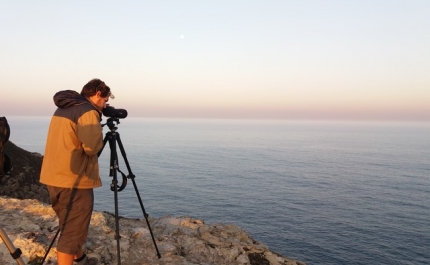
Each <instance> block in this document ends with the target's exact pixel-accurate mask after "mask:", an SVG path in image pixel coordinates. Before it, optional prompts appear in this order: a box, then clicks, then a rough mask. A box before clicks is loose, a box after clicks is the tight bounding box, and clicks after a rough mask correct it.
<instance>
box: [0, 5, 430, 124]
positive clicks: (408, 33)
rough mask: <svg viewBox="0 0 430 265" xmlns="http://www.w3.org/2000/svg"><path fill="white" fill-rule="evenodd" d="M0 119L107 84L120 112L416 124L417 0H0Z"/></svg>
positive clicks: (429, 87) (423, 83)
mask: <svg viewBox="0 0 430 265" xmlns="http://www.w3.org/2000/svg"><path fill="white" fill-rule="evenodd" d="M0 40H1V41H0V59H1V64H0V89H1V94H0V116H12V115H52V113H53V111H54V110H55V106H54V105H53V103H52V96H53V95H54V93H55V92H57V91H59V90H65V89H72V90H77V91H80V89H81V88H82V86H83V85H84V84H85V83H86V82H88V81H89V80H90V79H92V78H100V79H102V80H104V81H105V82H106V84H108V85H109V86H110V87H111V89H112V91H113V93H114V94H115V96H116V99H114V100H112V101H111V102H110V103H111V104H112V105H113V106H115V107H118V108H125V109H127V110H128V112H129V116H130V117H137V116H141V117H198V118H275V119H277V118H284V119H303V118H306V119H315V118H317V119H332V118H337V119H378V120H379V119H390V120H427V121H430V48H429V47H430V1H415V0H412V1H378V0H376V1H67V2H66V1H5V0H0Z"/></svg>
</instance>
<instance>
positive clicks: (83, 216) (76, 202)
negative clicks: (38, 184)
mask: <svg viewBox="0 0 430 265" xmlns="http://www.w3.org/2000/svg"><path fill="white" fill-rule="evenodd" d="M47 188H48V191H49V195H50V197H51V204H52V208H53V209H54V211H55V213H56V214H57V216H58V219H59V223H60V230H61V234H60V238H59V239H58V244H57V250H58V251H60V252H63V253H67V254H76V253H77V252H78V250H79V249H81V248H82V246H83V244H84V243H85V240H86V239H87V234H88V227H89V225H90V221H91V214H92V212H93V205H94V193H93V189H67V188H58V187H52V186H47Z"/></svg>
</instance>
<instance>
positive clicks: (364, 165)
mask: <svg viewBox="0 0 430 265" xmlns="http://www.w3.org/2000/svg"><path fill="white" fill-rule="evenodd" d="M7 118H8V120H9V123H10V125H11V137H10V140H11V141H12V142H14V143H15V144H17V145H18V146H20V147H22V148H24V149H26V150H28V151H32V152H39V153H42V154H43V152H44V144H45V137H46V132H47V128H48V124H49V119H50V118H49V117H37V118H35V117H31V118H30V117H7ZM117 127H118V132H119V134H120V138H121V140H122V143H123V146H124V148H125V152H126V157H127V159H128V162H129V164H130V166H131V170H132V172H133V173H134V174H135V175H136V182H137V185H138V192H139V194H140V195H141V197H142V199H143V203H144V207H145V210H146V212H147V213H148V214H149V215H150V216H152V217H161V216H165V215H173V216H191V217H194V218H198V219H203V220H204V221H205V222H206V223H215V222H222V223H235V224H237V225H239V226H241V227H242V228H244V229H245V230H246V231H247V232H248V233H250V234H251V235H252V236H253V237H254V238H255V239H256V240H258V241H260V242H262V243H264V244H266V245H267V246H268V247H269V248H270V249H271V250H272V251H275V252H278V253H280V254H283V255H285V256H288V257H292V258H296V259H299V260H302V261H305V262H307V263H308V264H430V206H429V202H430V124H428V123H427V124H425V123H362V122H298V121H294V122H293V121H238V120H234V121H233V120H166V119H164V120H163V119H136V118H134V119H133V118H127V119H124V120H121V123H120V124H119V125H118V126H117ZM107 131H109V130H108V128H107V127H105V128H104V133H106V132H107ZM118 155H119V156H120V157H122V156H121V153H120V152H119V151H118ZM109 156H110V148H109V146H108V145H106V147H105V149H104V150H103V152H102V155H101V156H100V164H101V165H100V167H101V173H102V175H103V176H102V178H103V181H104V186H103V187H102V188H100V189H97V190H96V200H97V202H96V209H98V210H103V211H110V212H113V211H114V208H113V204H114V199H113V198H114V197H113V192H111V191H110V189H109V186H110V183H111V180H112V178H111V177H109ZM119 167H120V169H121V170H122V171H123V172H125V173H126V174H128V171H127V168H126V166H125V163H124V161H123V159H120V162H119ZM119 210H120V214H121V215H123V216H127V217H138V218H142V210H141V208H140V206H139V203H138V200H137V197H136V191H135V190H134V188H133V186H132V184H131V182H129V185H128V186H127V187H126V189H125V190H124V191H122V192H120V193H119Z"/></svg>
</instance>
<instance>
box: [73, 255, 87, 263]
mask: <svg viewBox="0 0 430 265" xmlns="http://www.w3.org/2000/svg"><path fill="white" fill-rule="evenodd" d="M74 261H75V262H76V264H77V265H81V264H85V263H86V262H87V255H85V253H84V254H83V255H82V257H80V258H79V259H75V260H74Z"/></svg>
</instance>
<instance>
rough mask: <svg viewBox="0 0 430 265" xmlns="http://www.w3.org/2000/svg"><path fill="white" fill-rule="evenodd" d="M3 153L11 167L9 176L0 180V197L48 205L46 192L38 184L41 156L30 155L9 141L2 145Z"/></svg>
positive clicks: (43, 187) (42, 186)
mask: <svg viewBox="0 0 430 265" xmlns="http://www.w3.org/2000/svg"><path fill="white" fill-rule="evenodd" d="M4 152H5V153H6V154H7V155H8V156H9V157H10V159H11V161H12V166H13V167H12V170H11V171H10V174H9V175H7V176H5V177H3V178H2V179H0V195H1V196H9V197H12V198H18V199H36V200H39V201H41V202H45V203H48V202H49V194H48V190H47V189H46V187H45V186H44V185H42V184H40V182H39V175H40V169H41V167H42V159H43V157H42V155H41V154H39V153H30V152H28V151H26V150H24V149H22V148H20V147H18V146H16V145H15V144H14V143H12V142H11V141H8V142H7V143H6V144H5V145H4Z"/></svg>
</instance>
